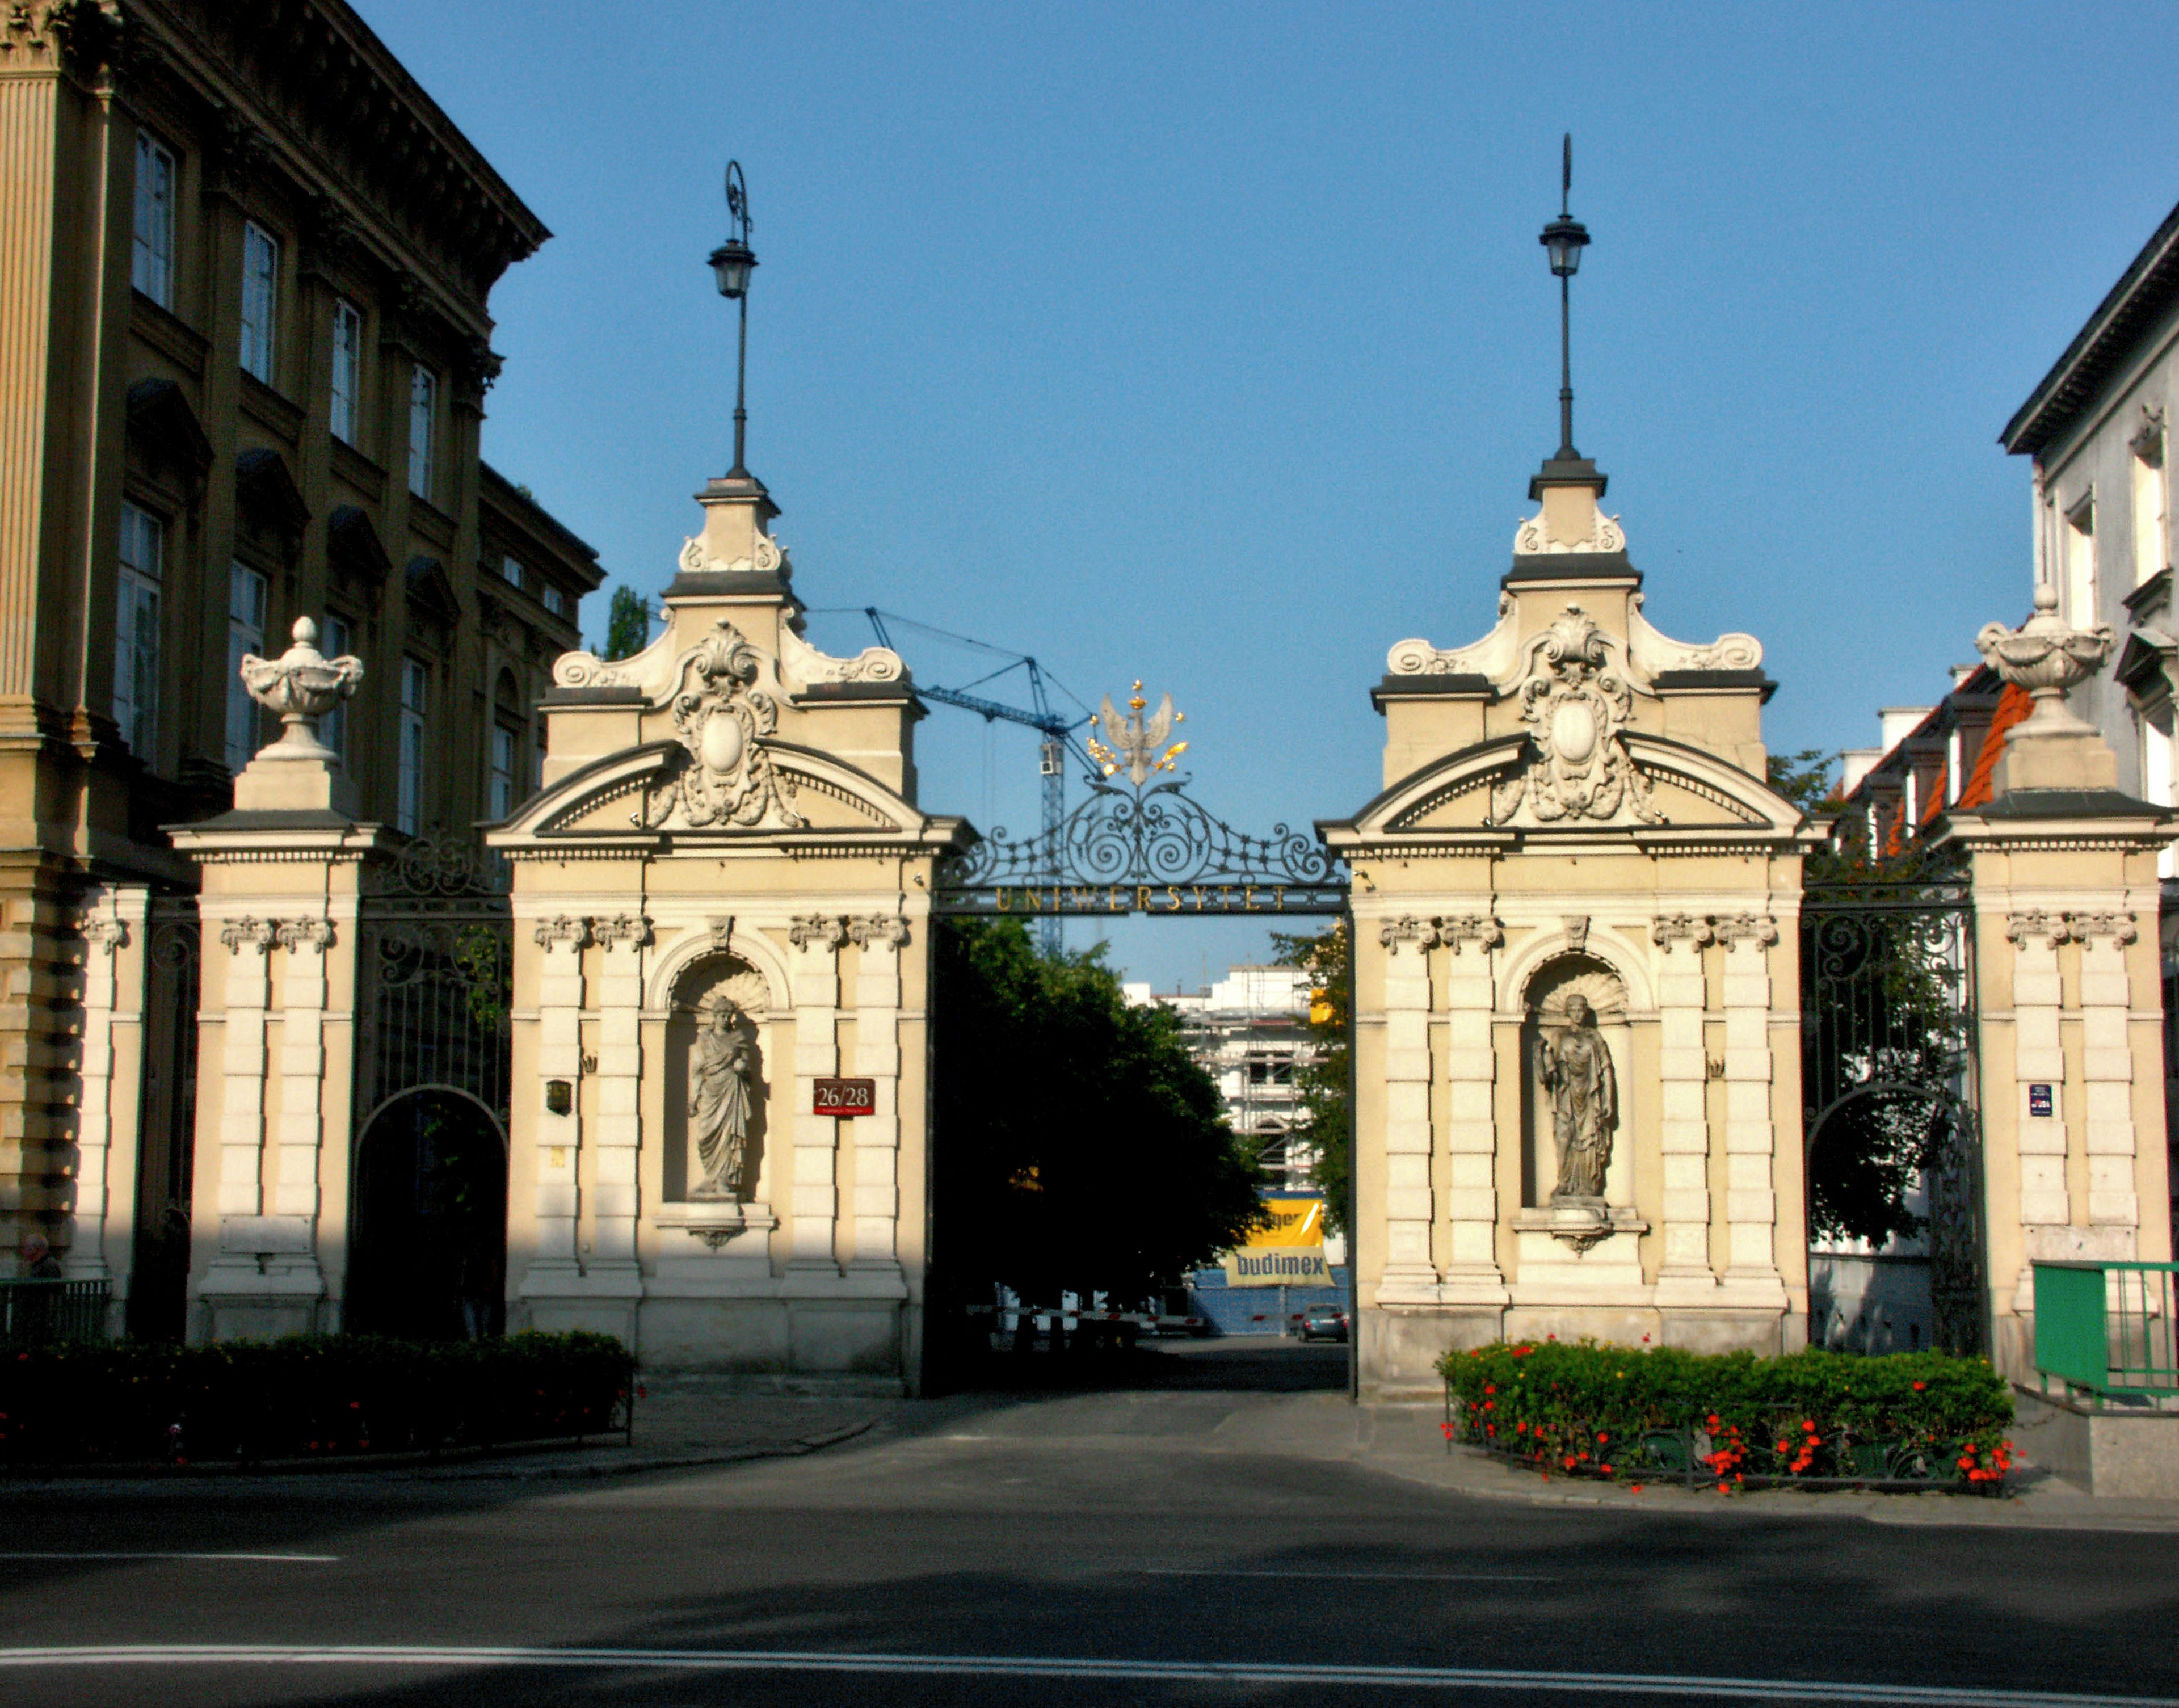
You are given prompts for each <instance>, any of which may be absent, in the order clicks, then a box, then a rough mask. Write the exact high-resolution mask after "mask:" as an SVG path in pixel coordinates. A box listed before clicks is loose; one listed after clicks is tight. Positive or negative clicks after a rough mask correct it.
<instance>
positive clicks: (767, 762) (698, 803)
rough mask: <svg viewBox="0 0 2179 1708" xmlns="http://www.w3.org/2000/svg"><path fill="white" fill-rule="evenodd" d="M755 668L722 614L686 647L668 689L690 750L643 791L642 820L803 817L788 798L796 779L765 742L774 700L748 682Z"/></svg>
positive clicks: (791, 821)
mask: <svg viewBox="0 0 2179 1708" xmlns="http://www.w3.org/2000/svg"><path fill="white" fill-rule="evenodd" d="M757 668H758V666H757V655H756V651H755V648H753V647H752V646H750V645H749V642H748V641H747V640H744V638H743V636H742V633H741V631H740V630H739V629H736V628H735V627H734V626H733V623H730V622H728V621H727V619H726V618H723V617H722V618H720V619H719V621H718V623H717V624H716V628H715V629H714V630H713V632H712V633H711V634H708V635H706V636H705V639H704V640H703V641H702V642H701V643H700V645H697V646H695V647H694V648H692V649H691V650H690V652H689V656H688V657H687V659H686V660H685V661H684V662H683V664H682V667H681V682H682V684H683V687H682V689H681V690H680V691H679V692H678V693H677V694H676V695H674V696H673V728H674V730H675V732H676V733H678V735H679V736H680V738H681V744H682V746H683V747H684V748H686V749H687V750H688V755H689V756H688V758H687V760H686V761H683V764H682V766H681V767H680V769H679V770H678V772H676V773H675V775H674V776H673V777H671V778H670V779H669V780H667V782H665V783H658V784H655V785H653V786H652V787H651V788H650V789H648V790H647V791H646V792H645V796H644V804H643V810H642V822H643V826H644V828H645V829H646V830H656V829H658V828H659V827H661V826H663V825H665V824H667V822H668V821H678V822H679V823H680V824H683V825H685V826H688V827H690V828H692V829H702V828H704V827H706V826H711V825H718V826H722V827H724V826H728V825H733V826H740V827H754V826H757V825H771V826H776V827H780V828H782V829H788V830H799V829H802V828H803V827H804V826H805V825H806V823H807V821H806V820H804V818H803V817H802V816H801V815H800V814H799V813H798V812H796V811H795V810H794V809H793V807H792V806H790V805H788V801H789V799H792V797H793V792H794V790H793V784H792V783H788V782H786V781H785V780H784V779H782V777H780V776H779V775H778V774H777V772H774V771H773V769H772V766H771V754H770V753H769V752H767V751H766V748H765V745H764V739H765V738H766V737H767V736H769V735H770V734H771V733H772V731H773V730H774V729H775V728H777V727H778V723H779V706H778V704H777V702H776V701H775V700H773V699H772V697H771V695H769V694H767V693H766V692H765V691H764V690H763V689H760V688H756V687H754V686H752V684H754V683H755V681H756V678H757ZM692 678H693V681H692Z"/></svg>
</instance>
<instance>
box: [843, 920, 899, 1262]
mask: <svg viewBox="0 0 2179 1708" xmlns="http://www.w3.org/2000/svg"><path fill="white" fill-rule="evenodd" d="M848 936H849V938H850V939H852V940H853V942H854V944H855V947H857V948H858V949H859V950H860V951H861V952H862V954H861V967H860V969H859V972H858V974H857V975H856V978H855V1072H856V1073H857V1074H859V1076H861V1077H863V1078H865V1079H872V1080H875V1082H876V1107H875V1110H874V1112H872V1113H870V1115H867V1116H865V1117H864V1118H862V1119H860V1120H859V1121H857V1122H856V1123H854V1126H855V1250H854V1259H853V1267H854V1268H856V1269H859V1270H878V1271H883V1272H884V1273H885V1274H886V1275H888V1276H897V1275H898V1274H899V1272H900V1262H899V1256H898V1244H897V1233H898V1227H899V1221H900V1180H899V1161H900V950H901V945H902V944H903V943H905V942H907V941H908V921H907V920H904V919H902V918H901V917H899V916H898V915H897V914H871V915H869V916H867V917H864V918H859V919H851V920H848Z"/></svg>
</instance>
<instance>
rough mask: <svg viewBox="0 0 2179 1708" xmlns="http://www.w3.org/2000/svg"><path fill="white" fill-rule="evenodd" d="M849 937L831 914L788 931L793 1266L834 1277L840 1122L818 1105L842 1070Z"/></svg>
mask: <svg viewBox="0 0 2179 1708" xmlns="http://www.w3.org/2000/svg"><path fill="white" fill-rule="evenodd" d="M846 935H847V932H846V927H845V926H844V925H843V923H842V921H841V920H838V919H837V918H835V917H831V916H828V915H826V914H805V915H804V916H803V917H801V918H799V919H797V920H795V921H794V922H793V925H791V926H789V927H788V933H787V938H788V942H790V943H792V944H793V946H794V956H793V986H794V1172H793V1182H792V1184H790V1186H789V1188H788V1202H789V1204H790V1205H792V1207H793V1216H794V1227H793V1244H792V1245H791V1246H790V1248H789V1255H788V1267H789V1268H790V1269H802V1270H816V1271H823V1272H825V1273H827V1274H831V1275H834V1276H837V1274H838V1273H839V1260H838V1257H837V1253H836V1251H835V1249H834V1235H833V1225H834V1222H835V1221H836V1220H837V1216H838V1198H839V1194H838V1185H837V1172H836V1168H837V1165H836V1161H835V1157H834V1152H835V1150H836V1149H837V1145H838V1143H839V1125H840V1123H838V1122H837V1121H836V1120H834V1119H833V1118H832V1117H831V1116H830V1115H819V1114H816V1113H814V1112H813V1109H814V1106H815V1102H816V1095H817V1094H816V1081H817V1080H819V1079H826V1078H830V1077H831V1076H832V1075H833V1074H837V1073H838V1072H839V1071H840V1066H839V1063H840V1036H839V1008H840V942H841V940H842V938H843V937H844V936H846Z"/></svg>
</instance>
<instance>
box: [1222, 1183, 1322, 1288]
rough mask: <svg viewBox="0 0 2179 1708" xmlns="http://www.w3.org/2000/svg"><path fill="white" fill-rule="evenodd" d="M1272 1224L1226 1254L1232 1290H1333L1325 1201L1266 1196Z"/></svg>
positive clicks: (1266, 1210) (1229, 1283) (1260, 1229)
mask: <svg viewBox="0 0 2179 1708" xmlns="http://www.w3.org/2000/svg"><path fill="white" fill-rule="evenodd" d="M1264 1210H1265V1213H1266V1214H1267V1215H1269V1216H1270V1217H1271V1221H1270V1222H1268V1223H1266V1224H1265V1226H1264V1227H1259V1228H1257V1229H1256V1230H1255V1231H1254V1233H1251V1234H1249V1238H1248V1240H1247V1242H1246V1243H1245V1244H1242V1245H1240V1246H1238V1247H1237V1248H1236V1249H1233V1250H1232V1251H1229V1252H1227V1254H1226V1284H1227V1286H1228V1287H1329V1286H1331V1270H1330V1269H1329V1268H1327V1267H1326V1265H1325V1261H1324V1200H1322V1199H1321V1198H1266V1199H1265V1200H1264Z"/></svg>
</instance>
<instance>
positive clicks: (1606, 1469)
mask: <svg viewBox="0 0 2179 1708" xmlns="http://www.w3.org/2000/svg"><path fill="white" fill-rule="evenodd" d="M1597 1469H1599V1470H1600V1471H1602V1472H1603V1473H1604V1474H1605V1475H1606V1476H1607V1477H1608V1476H1610V1475H1611V1466H1610V1465H1599V1466H1598V1467H1597Z"/></svg>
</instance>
